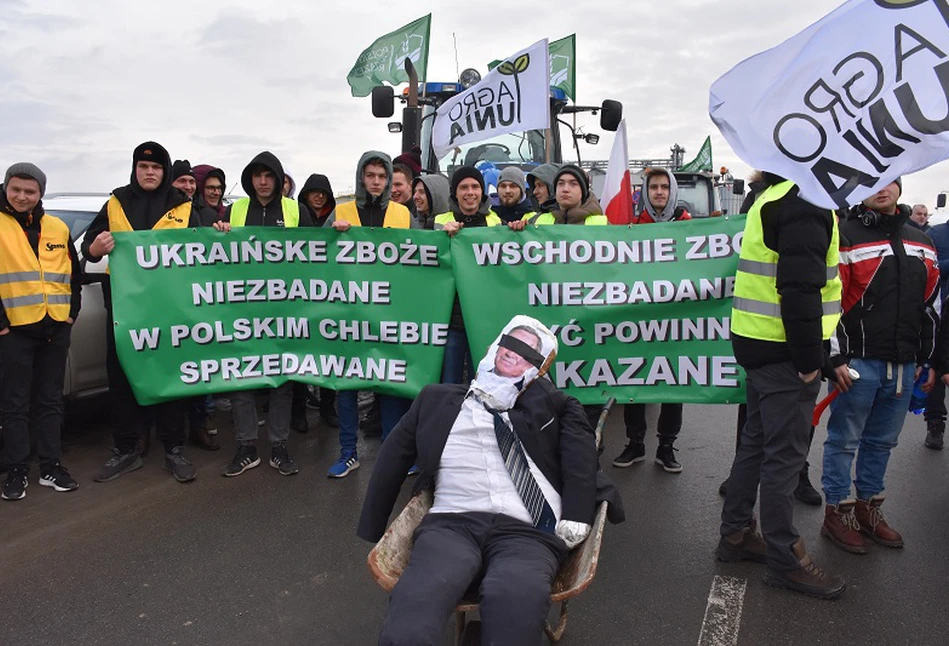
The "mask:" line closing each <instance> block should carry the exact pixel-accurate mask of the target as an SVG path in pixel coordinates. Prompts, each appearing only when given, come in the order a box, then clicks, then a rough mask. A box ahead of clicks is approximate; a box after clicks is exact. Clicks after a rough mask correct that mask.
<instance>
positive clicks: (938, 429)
mask: <svg viewBox="0 0 949 646" xmlns="http://www.w3.org/2000/svg"><path fill="white" fill-rule="evenodd" d="M945 433H946V421H945V420H942V419H930V420H926V448H928V449H933V450H935V451H941V450H942V436H943V435H944V434H945Z"/></svg>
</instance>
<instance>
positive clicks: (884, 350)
mask: <svg viewBox="0 0 949 646" xmlns="http://www.w3.org/2000/svg"><path fill="white" fill-rule="evenodd" d="M901 189H902V184H901V183H900V181H899V180H896V181H894V182H892V183H891V184H889V185H888V186H885V187H883V188H882V189H881V190H880V191H878V192H877V193H876V194H874V195H872V196H871V197H869V198H867V199H866V200H864V201H863V203H862V204H860V205H858V206H857V207H855V208H854V209H853V211H852V212H851V217H850V218H849V219H847V220H845V221H843V222H841V223H840V278H841V280H842V281H843V298H842V302H843V310H844V313H843V316H842V317H841V319H840V324H839V325H838V326H837V332H836V334H835V336H834V338H833V339H832V340H831V359H832V361H833V363H834V366H835V368H836V371H837V384H838V388H840V390H841V391H843V392H842V393H841V394H840V396H839V397H838V398H837V400H836V401H835V402H834V406H833V408H832V410H831V414H830V419H829V420H828V421H827V440H826V441H825V442H824V471H823V475H822V477H821V484H822V485H823V487H824V498H825V500H826V502H827V505H826V507H825V512H824V524H823V526H822V527H821V535H822V536H824V537H825V538H827V539H829V540H830V542H831V543H833V544H834V545H836V546H837V547H839V548H840V549H842V550H845V551H847V552H851V553H854V554H864V553H866V551H867V546H866V543H865V541H864V536H867V537H869V538H870V539H871V540H873V541H874V542H876V543H878V544H880V545H884V546H886V547H903V537H902V536H901V535H900V533H899V532H897V531H896V530H895V529H893V528H892V527H890V526H889V524H888V523H887V522H886V518H884V516H883V510H882V505H883V500H884V496H883V490H884V483H883V480H884V477H885V476H886V466H887V463H888V462H889V459H890V452H891V451H892V450H893V448H895V447H896V444H897V440H898V439H899V436H900V431H901V430H902V429H903V421H904V419H905V418H906V413H907V411H908V409H909V401H910V399H911V395H912V392H913V382H914V381H915V380H917V379H922V381H924V384H923V387H922V389H923V391H924V392H928V391H929V390H930V389H931V388H932V385H933V382H934V381H935V372H934V371H933V369H932V367H931V361H932V357H933V351H934V346H935V337H936V331H937V329H938V327H939V303H938V300H937V299H938V295H939V270H938V268H937V266H936V250H935V248H934V247H933V243H932V240H930V238H929V236H927V235H926V234H925V233H923V232H922V231H920V230H919V229H917V228H915V227H912V226H910V225H909V224H908V221H909V218H910V209H909V207H907V206H905V205H898V204H897V199H898V198H899V196H900V192H901ZM848 368H853V369H854V370H856V372H857V373H858V374H859V375H860V378H859V379H857V380H855V381H851V378H850V377H849V371H848ZM855 457H856V469H855V473H856V478H855V479H851V473H852V467H853V465H854V461H855V460H854V458H855ZM852 487H855V489H856V499H854V498H853V497H852V496H851V491H852V490H853V489H852Z"/></svg>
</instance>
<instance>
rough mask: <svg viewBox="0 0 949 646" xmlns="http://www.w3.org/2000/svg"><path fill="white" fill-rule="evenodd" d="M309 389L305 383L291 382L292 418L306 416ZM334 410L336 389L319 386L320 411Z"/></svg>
mask: <svg viewBox="0 0 949 646" xmlns="http://www.w3.org/2000/svg"><path fill="white" fill-rule="evenodd" d="M309 394H310V390H309V388H308V387H307V385H306V384H304V383H300V382H297V381H295V382H293V404H292V405H291V406H290V412H291V414H292V415H293V417H294V418H296V417H305V416H306V399H307V397H308V396H309ZM335 410H336V391H335V390H333V389H332V388H324V387H323V386H320V413H332V412H334V411H335Z"/></svg>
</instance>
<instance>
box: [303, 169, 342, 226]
mask: <svg viewBox="0 0 949 646" xmlns="http://www.w3.org/2000/svg"><path fill="white" fill-rule="evenodd" d="M297 201H298V202H299V203H300V206H301V208H303V209H306V210H307V211H309V212H310V217H311V218H312V219H313V224H314V225H315V226H318V227H321V226H323V225H324V224H326V221H327V220H328V219H329V217H330V215H332V214H333V211H334V210H335V209H336V198H335V197H334V196H333V186H332V185H331V184H330V180H329V178H328V177H327V176H326V175H320V174H318V173H313V174H312V175H310V176H309V177H308V178H307V179H306V182H305V183H304V184H303V188H302V189H300V196H299V197H298V198H297Z"/></svg>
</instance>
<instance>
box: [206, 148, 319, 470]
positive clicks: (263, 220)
mask: <svg viewBox="0 0 949 646" xmlns="http://www.w3.org/2000/svg"><path fill="white" fill-rule="evenodd" d="M285 177H286V175H285V174H284V172H283V165H282V164H281V163H280V160H279V159H277V157H276V155H274V154H273V153H272V152H269V151H266V150H265V151H264V152H262V153H259V154H258V155H257V156H256V157H254V158H253V159H252V160H251V161H250V163H249V164H247V166H246V167H244V170H243V172H242V173H241V188H243V189H244V192H245V193H247V195H248V196H249V197H244V198H241V199H239V200H237V201H236V202H234V203H233V204H231V205H230V206H229V207H227V211H225V212H224V220H225V221H224V222H219V223H215V225H214V228H215V229H218V230H219V231H225V232H227V231H230V230H231V229H235V228H237V229H239V228H243V227H247V226H264V227H281V228H287V229H294V228H297V227H300V226H313V219H312V217H311V216H310V211H309V210H308V209H305V208H304V209H301V208H300V203H299V202H297V201H296V200H293V199H291V198H289V197H285V196H284V195H283V191H282V189H283V187H285V183H284V179H285ZM269 397H270V410H269V411H268V415H269V421H270V423H269V424H268V425H267V426H268V428H267V432H268V439H269V440H270V466H271V467H273V468H274V469H276V470H277V471H278V472H279V473H280V475H284V476H292V475H295V474H297V473H299V471H300V469H299V467H297V464H296V462H294V460H293V458H291V457H290V452H289V449H288V448H287V442H288V440H289V438H290V420H291V415H292V412H291V403H292V401H293V382H290V381H288V382H286V383H284V384H282V385H280V386H278V387H276V388H271V389H270V393H269ZM230 399H231V412H232V413H233V417H234V434H235V438H236V439H237V451H236V452H235V453H234V458H233V459H232V460H231V461H230V462H229V463H228V464H227V465H226V466H225V467H224V470H223V471H222V473H221V475H223V476H225V477H228V478H233V477H235V476H239V475H240V474H242V473H244V472H245V471H247V470H248V469H253V468H254V467H256V466H259V465H260V456H259V454H258V453H257V434H258V432H259V430H260V428H259V425H258V419H257V402H256V391H254V390H239V391H235V392H233V393H231V395H230ZM303 423H304V424H306V418H305V417H304V419H303Z"/></svg>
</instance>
